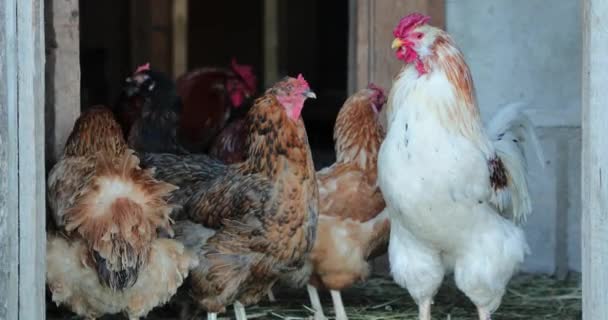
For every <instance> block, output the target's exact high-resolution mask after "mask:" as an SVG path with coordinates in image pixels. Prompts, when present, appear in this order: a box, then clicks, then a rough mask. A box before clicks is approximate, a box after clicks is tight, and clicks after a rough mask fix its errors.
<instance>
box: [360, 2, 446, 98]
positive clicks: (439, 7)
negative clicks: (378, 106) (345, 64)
mask: <svg viewBox="0 0 608 320" xmlns="http://www.w3.org/2000/svg"><path fill="white" fill-rule="evenodd" d="M353 2H355V4H356V10H354V11H352V13H351V14H356V17H351V23H353V22H354V23H356V26H354V27H353V26H352V25H351V32H355V33H356V36H351V41H355V42H356V45H352V44H351V50H353V49H354V50H355V51H356V53H355V58H354V59H355V61H356V67H355V68H354V69H349V72H351V73H352V72H354V75H352V74H350V75H349V82H350V85H349V90H357V89H360V88H364V87H366V86H367V84H368V83H369V82H374V83H376V84H377V85H379V86H381V87H383V88H385V89H386V90H387V92H388V89H389V88H390V86H391V84H392V81H393V76H394V75H395V74H397V72H399V65H400V62H399V61H397V59H395V58H394V54H393V51H392V50H391V42H392V41H393V28H394V27H395V26H396V25H397V22H399V19H400V18H401V17H403V16H405V15H406V14H408V13H411V12H421V13H425V14H429V15H430V16H431V24H433V25H435V26H438V27H441V28H445V1H444V0H392V1H385V0H356V1H351V4H352V3H353ZM352 83H355V84H356V85H354V86H353V85H352Z"/></svg>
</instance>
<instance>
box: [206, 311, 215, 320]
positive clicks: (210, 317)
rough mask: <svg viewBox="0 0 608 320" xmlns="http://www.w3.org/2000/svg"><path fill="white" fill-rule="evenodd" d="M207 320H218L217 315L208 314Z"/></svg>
mask: <svg viewBox="0 0 608 320" xmlns="http://www.w3.org/2000/svg"><path fill="white" fill-rule="evenodd" d="M207 320H217V313H215V312H207Z"/></svg>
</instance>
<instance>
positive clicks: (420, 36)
mask: <svg viewBox="0 0 608 320" xmlns="http://www.w3.org/2000/svg"><path fill="white" fill-rule="evenodd" d="M423 36H424V34H422V33H419V34H417V35H416V38H418V39H422V37H423Z"/></svg>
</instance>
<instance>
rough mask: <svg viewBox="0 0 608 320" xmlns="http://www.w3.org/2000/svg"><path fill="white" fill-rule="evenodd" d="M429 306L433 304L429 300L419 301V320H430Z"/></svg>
mask: <svg viewBox="0 0 608 320" xmlns="http://www.w3.org/2000/svg"><path fill="white" fill-rule="evenodd" d="M431 304H433V301H432V300H431V299H425V300H423V301H420V304H419V305H418V312H419V318H420V320H431Z"/></svg>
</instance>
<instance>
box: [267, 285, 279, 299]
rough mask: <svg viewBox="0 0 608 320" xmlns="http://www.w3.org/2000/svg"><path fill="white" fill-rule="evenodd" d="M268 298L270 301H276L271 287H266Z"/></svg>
mask: <svg viewBox="0 0 608 320" xmlns="http://www.w3.org/2000/svg"><path fill="white" fill-rule="evenodd" d="M268 300H270V302H277V298H275V296H274V293H273V292H272V288H270V289H268Z"/></svg>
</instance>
